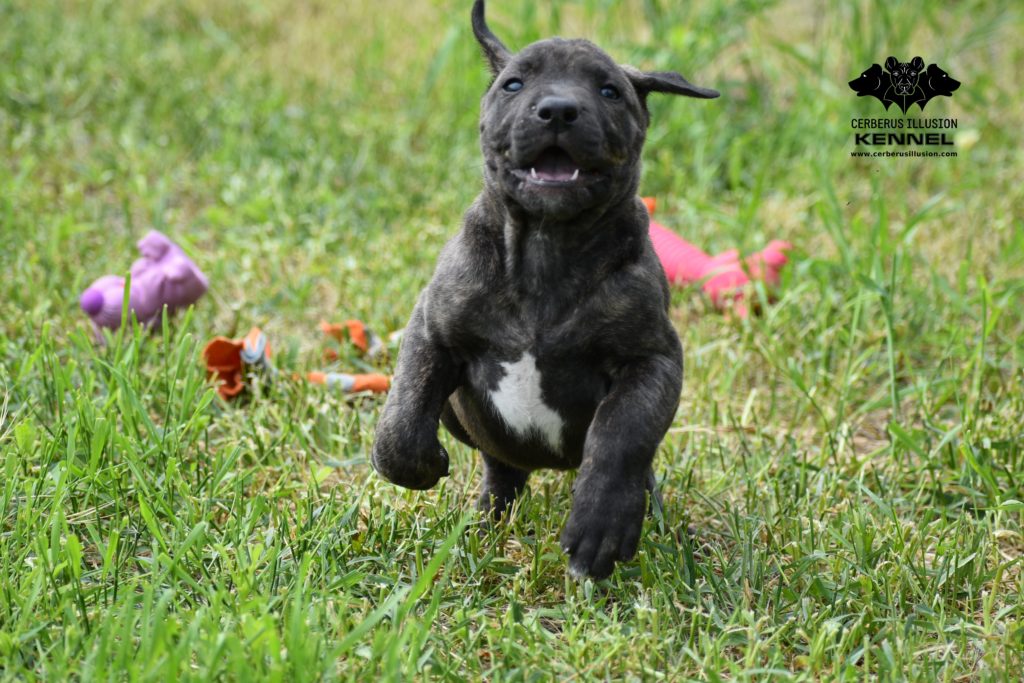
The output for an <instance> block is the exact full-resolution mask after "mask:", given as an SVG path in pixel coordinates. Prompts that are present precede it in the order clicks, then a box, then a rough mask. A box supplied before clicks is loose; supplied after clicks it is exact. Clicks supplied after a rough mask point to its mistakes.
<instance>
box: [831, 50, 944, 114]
mask: <svg viewBox="0 0 1024 683" xmlns="http://www.w3.org/2000/svg"><path fill="white" fill-rule="evenodd" d="M959 87H960V81H957V80H955V79H953V78H951V77H950V75H949V74H948V73H946V72H945V71H943V70H942V69H941V68H940V67H939V65H938V64H932V65H930V66H929V67H928V68H927V69H925V68H924V60H923V59H921V58H920V57H914V58H913V59H911V60H910V61H909V62H901V61H900V60H898V59H896V58H895V57H889V58H888V59H887V60H885V70H883V69H882V67H881V66H880V65H878V64H872V65H871V66H870V68H868V69H867V70H865V71H864V72H863V73H862V74H861V75H860V76H858V77H857V78H855V79H853V80H852V81H850V88H852V89H853V90H854V92H856V93H857V96H858V97H863V96H865V95H870V96H871V97H874V98H876V99H877V100H878V101H879V102H881V103H882V105H883V106H884V107H885V108H886V109H888V108H889V106H890V105H892V104H895V105H896V106H897V107H899V108H900V111H902V112H903V113H904V114H906V113H907V110H908V109H910V107H911V106H913V105H914V104H917V105H919V106H920V107H921V111H924V107H925V105H926V104H928V101H929V100H931V99H932V98H933V97H938V96H939V95H943V96H945V97H951V96H952V95H953V91H954V90H956V89H957V88H959Z"/></svg>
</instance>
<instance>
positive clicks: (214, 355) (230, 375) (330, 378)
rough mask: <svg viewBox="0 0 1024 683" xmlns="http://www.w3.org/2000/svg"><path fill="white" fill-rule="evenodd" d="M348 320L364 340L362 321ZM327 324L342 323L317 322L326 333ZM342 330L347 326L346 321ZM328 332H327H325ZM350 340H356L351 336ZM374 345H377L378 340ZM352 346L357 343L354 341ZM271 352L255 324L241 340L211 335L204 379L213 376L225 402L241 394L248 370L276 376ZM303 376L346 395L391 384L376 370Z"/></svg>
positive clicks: (205, 350) (205, 351) (296, 376)
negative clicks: (356, 326)
mask: <svg viewBox="0 0 1024 683" xmlns="http://www.w3.org/2000/svg"><path fill="white" fill-rule="evenodd" d="M348 323H358V324H359V326H360V328H361V329H362V330H363V336H362V339H363V341H366V340H367V338H368V335H367V334H366V333H367V332H369V330H366V328H365V327H364V326H362V323H360V322H359V321H358V320H354V321H348ZM327 327H331V328H332V329H334V328H338V329H341V328H342V327H343V326H342V325H333V326H329V325H328V323H321V328H323V329H324V331H325V332H328V330H327ZM344 329H349V328H348V327H347V323H346V325H345V327H344ZM328 334H331V333H330V332H328ZM370 334H372V333H370ZM332 336H333V334H332ZM353 343H356V342H355V340H354V339H353ZM378 344H380V342H379V340H378ZM356 345H357V346H359V344H358V343H356ZM381 346H383V345H381ZM360 348H362V347H360ZM367 348H372V345H368V346H367ZM271 355H272V351H271V348H270V342H269V341H268V340H267V336H266V335H265V334H264V333H263V330H261V329H260V328H258V327H254V328H252V329H251V330H249V333H248V334H247V335H245V337H243V338H241V339H228V338H226V337H214V338H213V339H211V340H210V342H209V343H207V345H206V346H205V347H204V348H203V359H204V360H205V361H206V376H207V378H208V379H215V380H217V381H218V382H219V384H218V385H217V393H218V394H220V397H221V398H223V399H224V400H225V401H228V400H231V399H233V398H235V397H236V396H238V395H239V394H241V393H242V391H243V390H244V389H245V375H246V372H247V371H249V370H251V369H256V370H261V371H263V372H264V373H266V374H268V375H270V376H271V377H273V376H275V375H277V369H276V368H275V367H274V365H273V363H271V361H270V357H271ZM291 377H292V379H295V380H300V379H302V376H301V375H299V374H294V375H292V376H291ZM305 379H306V380H307V381H309V382H311V383H313V384H321V385H324V386H326V387H328V388H330V389H340V390H341V391H343V392H345V393H347V394H354V393H360V392H365V391H370V392H373V393H384V392H385V391H387V390H388V388H389V387H390V386H391V378H389V377H388V376H387V375H381V374H377V373H370V374H356V375H350V374H346V373H342V372H310V373H308V374H307V375H306V377H305Z"/></svg>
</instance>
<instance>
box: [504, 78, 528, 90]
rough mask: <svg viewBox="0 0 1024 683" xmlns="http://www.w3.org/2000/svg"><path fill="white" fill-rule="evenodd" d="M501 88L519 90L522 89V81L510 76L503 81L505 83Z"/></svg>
mask: <svg viewBox="0 0 1024 683" xmlns="http://www.w3.org/2000/svg"><path fill="white" fill-rule="evenodd" d="M501 89H502V90H504V91H505V92H519V91H520V90H522V89H523V82H522V81H521V80H519V79H518V78H510V79H508V80H507V81H505V85H503V86H501Z"/></svg>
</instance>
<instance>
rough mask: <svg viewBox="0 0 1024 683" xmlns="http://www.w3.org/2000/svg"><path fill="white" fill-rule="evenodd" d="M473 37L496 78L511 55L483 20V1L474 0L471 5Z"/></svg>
mask: <svg viewBox="0 0 1024 683" xmlns="http://www.w3.org/2000/svg"><path fill="white" fill-rule="evenodd" d="M473 35H474V36H476V40H477V42H478V43H480V47H481V48H483V51H484V56H485V57H487V63H488V64H490V66H491V73H492V74H494V75H495V76H497V75H498V74H499V73H501V70H502V69H504V68H505V65H506V64H508V60H509V59H510V58H511V57H512V53H511V52H509V49H508V48H507V47H505V45H504V44H503V43H502V42H501V41H500V40H498V37H497V36H496V35H494V34H493V33H491V29H490V28H488V26H487V20H486V19H484V0H476V2H474V3H473Z"/></svg>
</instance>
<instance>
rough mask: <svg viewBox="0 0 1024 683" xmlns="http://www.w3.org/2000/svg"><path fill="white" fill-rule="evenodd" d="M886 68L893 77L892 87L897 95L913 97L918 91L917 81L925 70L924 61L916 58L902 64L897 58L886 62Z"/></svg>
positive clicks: (890, 58)
mask: <svg viewBox="0 0 1024 683" xmlns="http://www.w3.org/2000/svg"><path fill="white" fill-rule="evenodd" d="M885 68H886V69H888V70H889V75H890V76H891V77H892V87H893V90H895V91H896V94H897V95H913V94H914V91H915V90H917V79H918V78H919V77H920V76H921V70H922V69H924V60H923V59H921V58H920V57H914V58H913V59H911V60H910V61H909V62H901V61H900V60H898V59H896V58H895V57H889V59H887V60H885Z"/></svg>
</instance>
